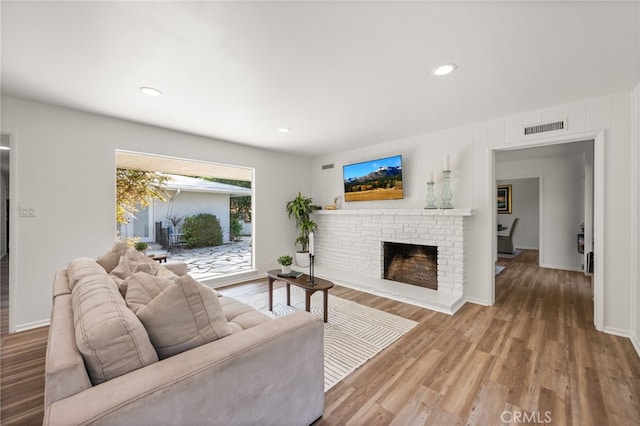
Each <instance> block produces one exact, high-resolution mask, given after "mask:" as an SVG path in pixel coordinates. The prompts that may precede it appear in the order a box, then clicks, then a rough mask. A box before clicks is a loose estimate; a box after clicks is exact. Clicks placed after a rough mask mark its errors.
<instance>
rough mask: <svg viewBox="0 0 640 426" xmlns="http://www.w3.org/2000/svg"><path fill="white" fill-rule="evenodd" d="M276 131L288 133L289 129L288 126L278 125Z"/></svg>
mask: <svg viewBox="0 0 640 426" xmlns="http://www.w3.org/2000/svg"><path fill="white" fill-rule="evenodd" d="M278 131H279V132H280V133H289V132H291V129H290V128H288V127H280V128H279V129H278Z"/></svg>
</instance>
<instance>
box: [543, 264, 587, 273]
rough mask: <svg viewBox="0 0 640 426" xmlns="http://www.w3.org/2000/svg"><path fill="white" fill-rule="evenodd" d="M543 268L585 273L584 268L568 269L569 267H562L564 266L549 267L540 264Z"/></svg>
mask: <svg viewBox="0 0 640 426" xmlns="http://www.w3.org/2000/svg"><path fill="white" fill-rule="evenodd" d="M540 267H541V268H549V269H559V270H561V271H573V272H584V271H583V269H582V268H580V267H577V266H576V267H573V268H570V267H567V266H562V265H548V264H544V265H543V264H540Z"/></svg>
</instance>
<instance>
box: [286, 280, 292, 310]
mask: <svg viewBox="0 0 640 426" xmlns="http://www.w3.org/2000/svg"><path fill="white" fill-rule="evenodd" d="M287 306H291V284H289V283H287Z"/></svg>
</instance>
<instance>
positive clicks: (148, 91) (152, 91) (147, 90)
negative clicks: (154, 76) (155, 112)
mask: <svg viewBox="0 0 640 426" xmlns="http://www.w3.org/2000/svg"><path fill="white" fill-rule="evenodd" d="M140 91H141V92H142V93H144V94H145V95H148V96H160V95H162V92H161V91H159V90H158V89H154V88H153V87H141V88H140Z"/></svg>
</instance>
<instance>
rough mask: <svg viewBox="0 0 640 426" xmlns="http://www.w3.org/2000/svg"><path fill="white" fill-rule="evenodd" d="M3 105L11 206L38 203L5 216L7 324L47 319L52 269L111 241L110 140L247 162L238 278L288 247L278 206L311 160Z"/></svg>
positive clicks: (29, 105) (303, 185) (118, 145)
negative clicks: (247, 218)
mask: <svg viewBox="0 0 640 426" xmlns="http://www.w3.org/2000/svg"><path fill="white" fill-rule="evenodd" d="M1 113H2V127H3V132H4V133H8V134H11V135H12V136H13V137H15V144H16V152H15V153H14V155H15V158H16V162H15V164H12V171H14V172H15V177H16V191H15V198H14V199H13V200H12V202H13V205H14V206H20V205H31V206H35V207H36V208H37V211H38V215H37V217H31V218H20V217H17V220H16V221H15V223H13V224H12V227H13V228H12V232H15V233H14V234H13V235H18V236H19V238H17V239H12V242H11V244H12V245H11V251H12V256H11V260H10V261H11V271H12V274H14V273H15V279H14V280H13V283H12V284H11V285H12V287H11V290H10V309H9V324H10V325H9V326H10V330H11V331H14V330H18V331H19V330H23V329H28V328H33V327H37V326H40V325H46V324H48V322H49V315H50V313H51V285H52V281H53V275H54V273H55V271H56V270H58V269H60V268H63V267H65V266H66V265H67V264H68V262H69V260H71V259H73V258H75V257H80V256H88V257H97V256H100V255H101V254H103V253H104V252H106V251H107V250H108V248H109V247H110V246H111V244H112V243H113V241H114V238H115V235H116V223H115V212H114V200H115V168H116V165H115V150H116V149H122V150H127V151H133V152H140V153H148V154H156V155H163V156H168V157H177V158H183V159H197V160H199V161H209V162H213V163H220V164H230V165H237V166H242V167H248V168H253V169H254V176H255V177H254V182H255V187H254V188H255V189H254V194H255V195H254V200H253V202H254V205H255V209H254V211H255V212H256V217H255V220H254V223H253V225H254V231H255V240H254V245H253V249H254V254H255V255H254V264H255V267H256V270H257V271H256V272H253V273H250V274H245V275H242V276H239V277H238V278H237V279H238V281H244V280H247V279H252V278H255V277H259V276H263V274H262V273H263V272H266V271H267V270H269V269H273V268H276V267H278V264H277V262H276V258H277V257H278V255H280V254H282V253H286V252H291V251H293V250H294V245H293V241H295V239H296V231H295V226H294V224H293V222H292V221H291V220H289V219H288V218H287V215H286V212H285V209H284V205H285V204H286V202H287V201H288V200H290V199H292V198H293V197H295V195H296V194H297V193H298V191H301V192H302V193H309V192H310V183H309V178H308V174H309V172H308V170H309V167H310V164H311V161H310V160H309V159H306V158H301V157H298V156H293V155H286V154H283V153H280V152H273V151H267V150H263V149H256V148H251V147H247V146H243V145H239V144H232V143H227V142H223V141H218V140H215V139H210V138H204V137H200V136H195V135H190V134H186V133H181V132H176V131H171V130H167V129H162V128H158V127H153V126H147V125H144V124H139V123H133V122H130V121H125V120H119V119H115V118H109V117H105V116H100V115H96V114H91V113H87V112H81V111H75V110H71V109H67V108H62V107H56V106H52V105H45V104H41V103H37V102H31V101H26V100H22V99H17V98H12V97H7V96H3V97H2V111H1ZM52 158H55V159H56V161H51V159H52ZM78 176H81V177H82V178H81V179H79V178H78ZM290 176H299V178H298V179H296V180H295V181H292V180H291V179H290ZM43 182H47V185H43V184H42V183H43ZM12 185H13V183H12ZM51 188H56V190H55V191H52V190H51ZM61 201H64V202H61ZM14 230H15V231H14ZM60 230H64V232H62V233H61V232H60ZM34 259H36V260H34ZM34 262H37V267H34ZM212 281H213V280H212ZM212 284H213V285H215V282H212Z"/></svg>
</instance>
